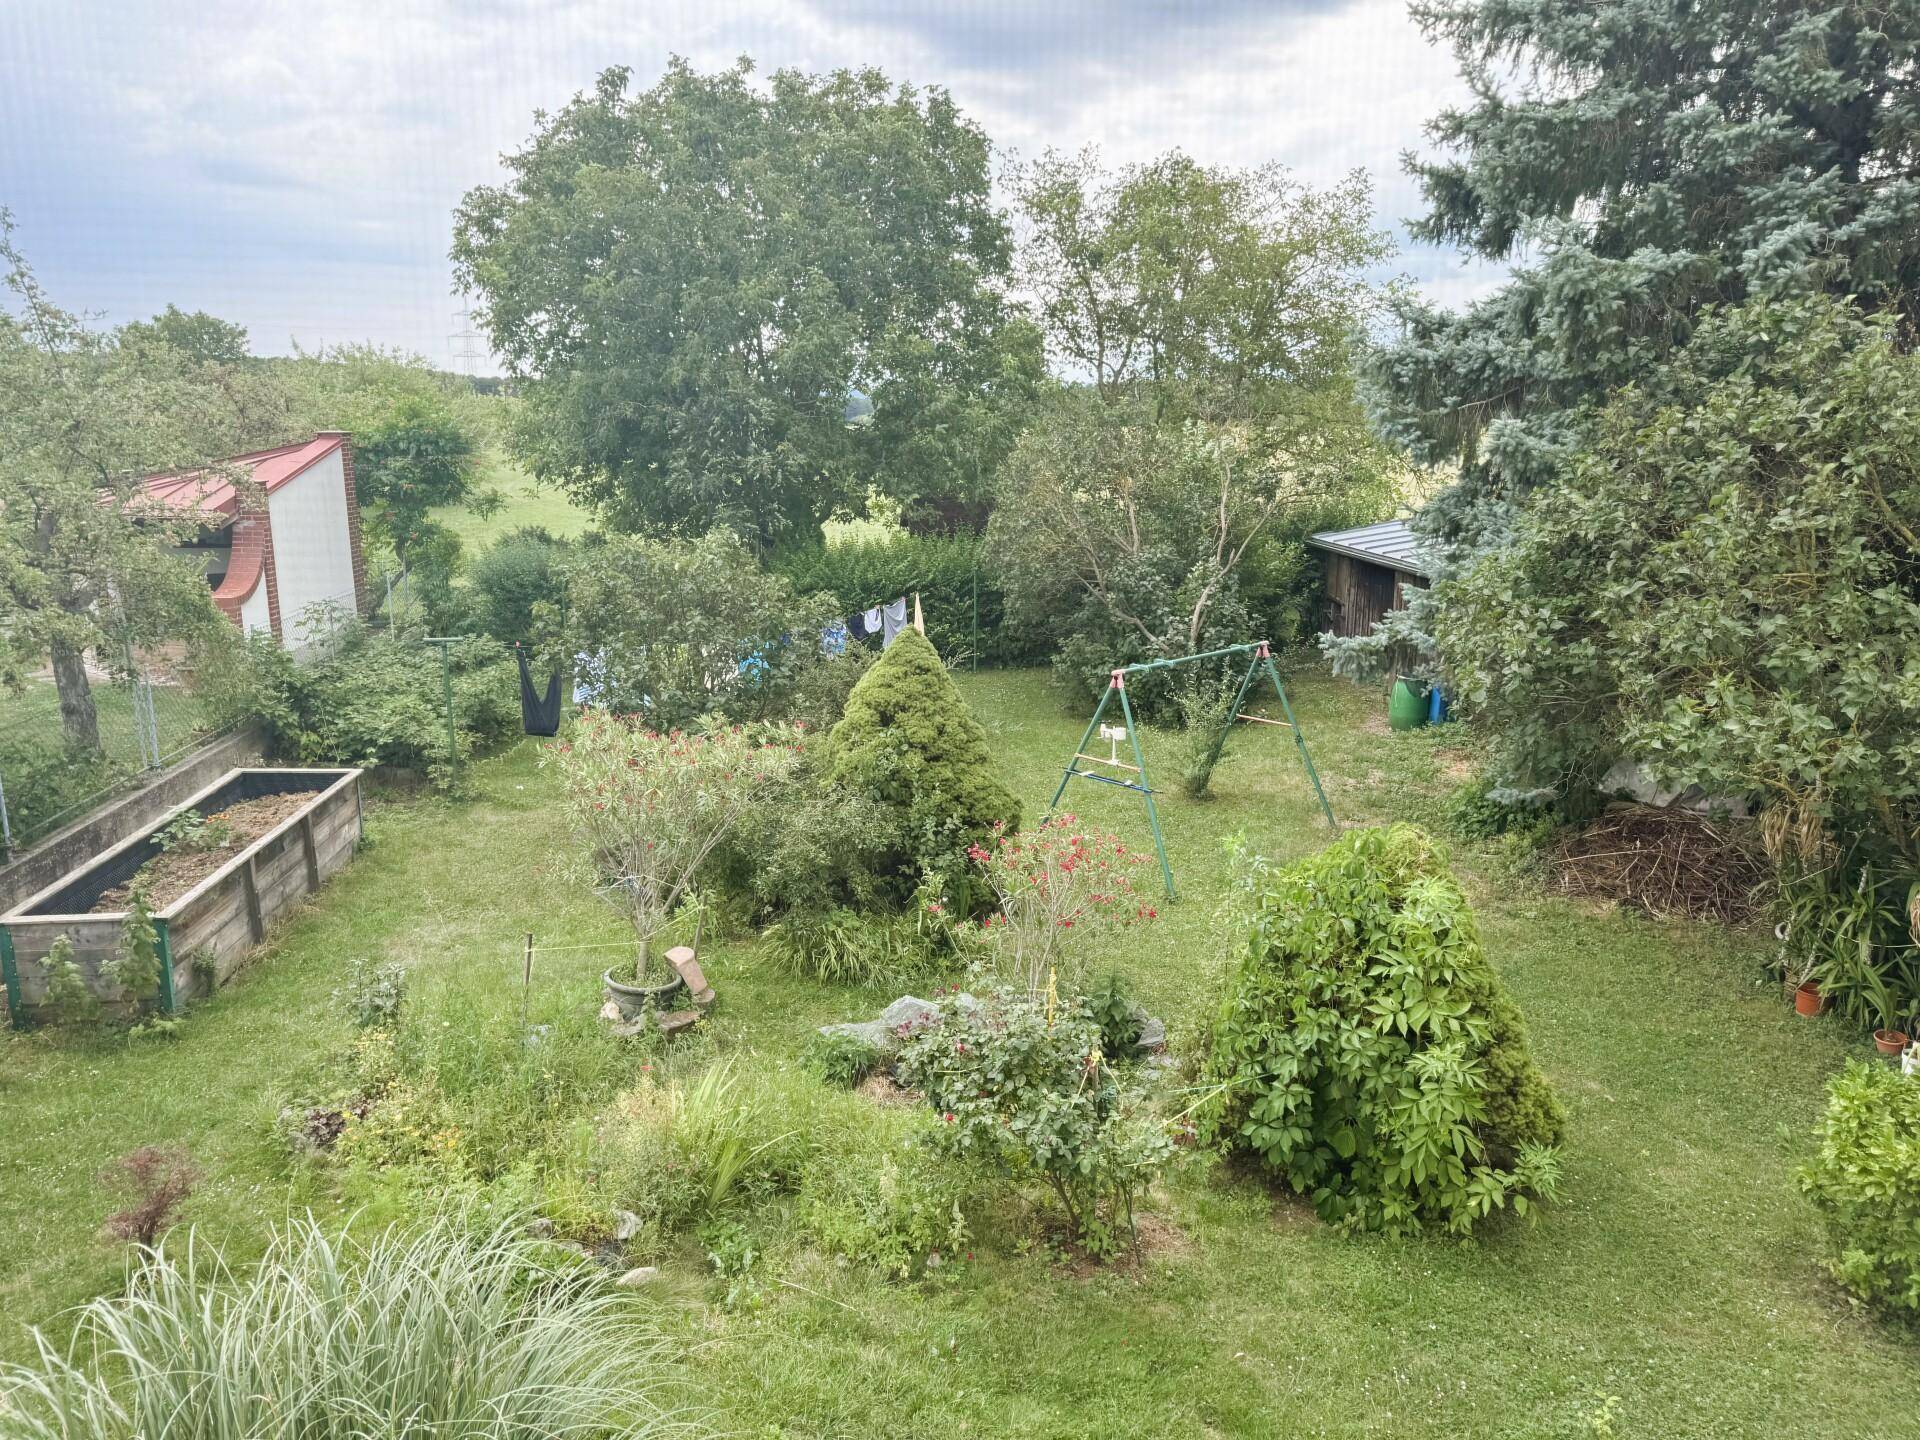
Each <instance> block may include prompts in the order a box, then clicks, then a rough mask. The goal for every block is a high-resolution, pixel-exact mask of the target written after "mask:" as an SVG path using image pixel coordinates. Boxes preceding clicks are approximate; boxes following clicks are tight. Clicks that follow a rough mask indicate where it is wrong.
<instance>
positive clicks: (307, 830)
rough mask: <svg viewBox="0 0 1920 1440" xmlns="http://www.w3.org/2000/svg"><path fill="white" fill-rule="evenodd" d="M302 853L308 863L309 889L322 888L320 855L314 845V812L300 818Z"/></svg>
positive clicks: (308, 812)
mask: <svg viewBox="0 0 1920 1440" xmlns="http://www.w3.org/2000/svg"><path fill="white" fill-rule="evenodd" d="M300 851H301V853H302V854H303V855H304V856H305V857H306V861H307V889H308V890H318V889H319V888H320V853H319V851H317V850H316V849H315V848H314V844H313V811H311V810H309V811H307V813H306V814H304V815H302V816H301V817H300Z"/></svg>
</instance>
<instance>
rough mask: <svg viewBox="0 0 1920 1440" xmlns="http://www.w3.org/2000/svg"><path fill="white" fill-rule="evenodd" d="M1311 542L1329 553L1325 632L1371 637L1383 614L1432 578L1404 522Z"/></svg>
mask: <svg viewBox="0 0 1920 1440" xmlns="http://www.w3.org/2000/svg"><path fill="white" fill-rule="evenodd" d="M1307 543H1308V544H1309V545H1311V546H1313V547H1314V548H1315V549H1317V550H1321V551H1324V552H1325V555H1326V574H1327V617H1326V628H1327V629H1329V630H1331V631H1332V632H1333V633H1334V634H1336V635H1367V634H1370V633H1372V630H1373V627H1374V626H1375V625H1377V624H1379V623H1380V619H1381V617H1382V616H1384V615H1385V614H1386V613H1387V612H1388V611H1389V610H1398V609H1399V608H1400V607H1401V606H1402V605H1404V604H1406V603H1407V591H1408V589H1409V588H1412V589H1425V588H1426V586H1427V583H1428V582H1429V581H1430V580H1431V579H1432V576H1431V574H1430V573H1429V572H1428V570H1427V565H1426V562H1425V561H1424V560H1423V559H1421V558H1420V555H1419V553H1418V550H1419V542H1418V541H1417V540H1416V539H1415V538H1414V534H1413V532H1412V531H1411V530H1409V529H1408V528H1407V522H1406V521H1404V520H1384V521H1382V522H1381V523H1380V524H1378V525H1362V526H1360V527H1358V528H1357V529H1353V530H1323V531H1321V532H1320V533H1319V534H1317V535H1310V536H1308V537H1307Z"/></svg>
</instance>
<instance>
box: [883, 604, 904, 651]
mask: <svg viewBox="0 0 1920 1440" xmlns="http://www.w3.org/2000/svg"><path fill="white" fill-rule="evenodd" d="M880 623H881V640H880V648H881V649H882V650H884V649H886V648H887V647H888V646H889V645H891V644H893V642H894V641H895V640H898V639H899V638H900V632H901V631H902V630H904V629H906V628H907V597H906V596H904V595H902V596H901V597H900V598H899V599H898V600H889V601H888V602H887V603H886V605H885V606H884V607H882V610H881V617H880Z"/></svg>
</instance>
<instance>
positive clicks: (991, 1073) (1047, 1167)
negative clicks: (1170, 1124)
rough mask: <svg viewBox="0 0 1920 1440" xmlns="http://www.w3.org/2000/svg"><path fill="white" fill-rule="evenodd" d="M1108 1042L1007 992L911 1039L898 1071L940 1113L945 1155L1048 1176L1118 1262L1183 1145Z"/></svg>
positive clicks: (1077, 1223)
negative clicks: (1125, 1078)
mask: <svg viewBox="0 0 1920 1440" xmlns="http://www.w3.org/2000/svg"><path fill="white" fill-rule="evenodd" d="M1101 1038H1102V1037H1101V1033H1100V1030H1099V1027H1097V1026H1096V1025H1095V1024H1094V1023H1093V1021H1092V1020H1091V1019H1089V1018H1087V1017H1086V1016H1085V1015H1083V1014H1081V1013H1078V1012H1077V1011H1075V1010H1074V1009H1072V1008H1059V1009H1056V1008H1055V1007H1053V1006H1052V1005H1050V1004H1044V1003H1040V1002H1036V1001H1033V1000H1030V999H1028V998H1026V997H1025V996H1023V995H1017V994H1010V993H1006V992H1000V993H996V994H993V995H989V996H988V997H986V998H985V999H984V1000H982V1001H980V1002H979V1003H976V1004H973V1005H964V1004H954V1005H950V1006H948V1007H947V1009H946V1011H945V1012H944V1013H943V1014H942V1015H941V1017H940V1018H939V1019H938V1020H936V1021H933V1022H931V1023H929V1024H927V1025H924V1026H922V1027H920V1028H919V1029H918V1030H917V1031H916V1032H915V1033H914V1034H912V1035H910V1036H909V1037H908V1038H907V1041H906V1044H905V1045H904V1046H903V1047H902V1049H901V1052H900V1073H901V1075H902V1077H903V1078H904V1079H905V1080H906V1081H907V1082H908V1083H909V1084H911V1085H913V1086H915V1087H917V1088H918V1089H920V1090H921V1091H923V1092H924V1093H925V1094H926V1097H927V1100H928V1102H929V1103H930V1104H931V1105H932V1106H933V1108H934V1110H935V1111H936V1112H938V1114H939V1116H940V1123H939V1124H937V1125H935V1126H934V1127H933V1128H932V1129H931V1130H930V1131H929V1132H928V1134H929V1137H930V1141H931V1143H932V1144H933V1145H934V1147H935V1148H936V1149H938V1150H940V1151H942V1152H944V1153H946V1154H948V1155H952V1156H955V1157H957V1158H962V1159H977V1160H981V1161H983V1162H985V1163H988V1164H991V1165H993V1166H995V1167H997V1168H998V1169H999V1170H1000V1171H1001V1172H1002V1173H1004V1174H1006V1175H1008V1176H1010V1177H1013V1178H1014V1179H1025V1178H1029V1177H1037V1178H1038V1179H1040V1180H1042V1181H1044V1182H1045V1183H1046V1184H1047V1186H1048V1187H1049V1188H1050V1189H1051V1191H1052V1193H1053V1196H1054V1198H1055V1199H1057V1200H1058V1201H1059V1202H1060V1207H1061V1209H1062V1210H1063V1211H1064V1212H1065V1215H1066V1219H1067V1222H1068V1224H1069V1225H1070V1226H1071V1227H1072V1229H1073V1232H1074V1235H1075V1237H1076V1238H1077V1239H1078V1240H1079V1241H1080V1243H1081V1244H1082V1245H1083V1246H1085V1247H1086V1249H1087V1251H1088V1252H1089V1253H1090V1254H1094V1255H1110V1254H1112V1253H1114V1252H1115V1251H1116V1250H1117V1249H1118V1248H1119V1246H1120V1244H1121V1242H1122V1237H1123V1233H1124V1234H1127V1235H1130V1234H1131V1233H1132V1230H1133V1203H1134V1197H1135V1196H1136V1195H1137V1194H1139V1193H1140V1192H1141V1191H1142V1190H1144V1189H1145V1188H1146V1187H1147V1186H1148V1185H1150V1184H1152V1182H1153V1179H1154V1177H1155V1176H1156V1175H1158V1174H1159V1172H1160V1171H1161V1169H1162V1168H1163V1167H1164V1166H1165V1165H1166V1163H1167V1161H1168V1160H1169V1159H1170V1158H1171V1156H1172V1153H1173V1142H1172V1139H1171V1137H1170V1136H1169V1134H1168V1132H1167V1129H1166V1127H1165V1126H1163V1125H1161V1124H1160V1123H1158V1122H1157V1121H1156V1120H1155V1119H1154V1118H1153V1117H1152V1115H1150V1114H1149V1113H1148V1110H1147V1106H1146V1102H1145V1097H1144V1094H1143V1092H1141V1091H1140V1090H1139V1089H1138V1088H1137V1087H1134V1086H1131V1085H1126V1084H1123V1083H1122V1081H1121V1077H1120V1075H1119V1074H1118V1073H1117V1072H1116V1071H1115V1070H1114V1069H1113V1067H1112V1066H1111V1065H1109V1064H1108V1063H1107V1061H1106V1059H1105V1056H1104V1053H1103V1047H1102V1043H1101Z"/></svg>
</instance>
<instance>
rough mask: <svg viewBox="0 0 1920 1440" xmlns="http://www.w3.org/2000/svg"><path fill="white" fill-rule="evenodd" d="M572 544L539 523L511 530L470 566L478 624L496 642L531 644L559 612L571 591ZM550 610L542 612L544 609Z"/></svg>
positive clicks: (471, 607) (471, 603) (470, 606)
mask: <svg viewBox="0 0 1920 1440" xmlns="http://www.w3.org/2000/svg"><path fill="white" fill-rule="evenodd" d="M570 548H571V547H570V546H569V544H568V542H567V541H565V540H560V539H556V538H554V536H553V535H551V534H549V533H548V532H547V531H546V530H545V529H543V528H541V527H540V526H538V525H529V526H525V527H523V528H521V529H519V530H510V531H508V532H507V533H506V534H504V535H502V536H501V537H500V538H499V539H497V540H495V541H494V542H493V543H492V544H491V545H489V546H487V548H486V549H484V550H482V551H481V552H480V553H479V554H478V555H476V556H474V557H473V559H472V560H471V561H470V562H468V565H467V583H468V585H469V586H471V587H472V595H471V597H470V599H469V601H468V609H469V610H470V611H471V613H472V617H473V623H474V624H476V625H477V626H479V628H480V629H481V630H483V631H485V632H486V633H487V634H489V635H491V636H492V637H493V638H494V639H496V640H503V641H516V640H518V641H526V640H529V639H530V638H532V637H533V635H534V633H535V628H536V625H537V624H545V623H546V622H547V619H548V617H549V616H554V615H557V614H558V613H559V609H560V606H561V603H562V600H563V597H564V596H565V593H566V574H565V562H566V558H567V555H568V553H569V551H570ZM541 606H547V607H550V608H549V609H548V610H547V611H544V612H540V613H539V616H538V618H536V612H537V611H539V607H541Z"/></svg>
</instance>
